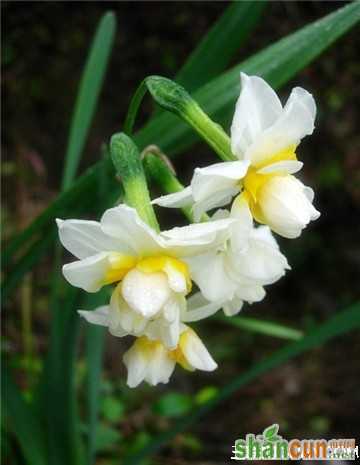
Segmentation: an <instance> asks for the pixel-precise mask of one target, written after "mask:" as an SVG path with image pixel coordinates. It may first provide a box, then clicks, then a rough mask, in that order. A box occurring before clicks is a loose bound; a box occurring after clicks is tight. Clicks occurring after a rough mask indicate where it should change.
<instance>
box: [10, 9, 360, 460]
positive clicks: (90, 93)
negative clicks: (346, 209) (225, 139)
mask: <svg viewBox="0 0 360 465" xmlns="http://www.w3.org/2000/svg"><path fill="white" fill-rule="evenodd" d="M262 9H263V4H262V3H260V2H237V3H234V4H233V5H231V6H230V7H229V8H228V9H227V11H226V12H225V14H224V15H223V17H222V18H221V19H220V20H219V22H218V23H217V24H216V25H215V26H214V27H213V28H212V30H211V31H210V33H209V35H208V36H207V37H205V38H204V39H203V41H202V42H201V44H200V46H199V47H198V48H197V49H196V51H195V52H194V53H193V54H192V55H191V57H190V59H189V61H188V62H187V64H186V65H185V66H184V67H183V69H182V70H181V71H180V73H179V74H178V82H179V83H180V84H183V85H185V87H186V88H187V90H189V91H194V92H193V95H192V98H193V100H192V99H191V102H193V101H194V102H197V104H196V105H199V106H198V107H196V108H199V110H201V109H204V110H205V111H206V112H207V113H208V114H209V115H210V116H211V117H213V118H215V119H217V120H218V121H219V122H221V123H222V124H228V122H229V116H230V114H231V113H232V110H233V106H234V102H235V100H236V98H237V96H238V94H239V72H240V71H244V72H247V73H248V74H258V75H260V76H263V77H264V78H265V79H266V80H267V81H268V82H269V83H270V84H272V85H273V86H274V87H276V88H277V87H279V86H281V85H283V84H285V83H286V82H288V81H289V80H290V79H291V78H292V77H293V76H294V75H295V74H296V73H297V72H298V71H300V70H301V69H303V68H304V67H306V66H307V65H308V64H309V63H311V61H313V60H314V59H315V58H316V57H318V56H319V55H320V54H321V53H322V52H323V51H324V50H326V48H328V47H329V46H330V45H331V44H332V43H333V42H334V41H335V40H337V39H338V38H339V37H341V36H342V35H343V34H344V33H345V32H346V31H348V30H349V29H350V28H351V27H352V26H354V25H355V24H356V23H357V22H358V21H359V19H360V4H359V3H358V2H354V3H351V4H349V5H346V6H344V7H343V8H341V9H340V10H338V11H335V12H334V13H332V14H330V15H328V16H326V17H325V18H323V19H321V20H319V21H317V22H315V23H312V24H310V25H308V26H306V27H304V28H302V29H301V30H299V31H297V32H295V33H294V34H292V35H290V36H288V37H285V38H284V39H282V40H280V41H278V42H277V43H275V44H273V45H271V46H269V47H267V48H266V49H265V50H262V51H260V52H259V53H257V54H255V55H254V56H252V57H250V58H248V59H247V60H245V61H244V62H242V63H239V64H237V65H236V66H234V67H232V68H231V69H230V70H228V71H226V72H224V73H223V74H221V75H220V76H218V73H219V72H222V71H223V70H224V69H225V67H226V66H227V64H228V63H229V62H230V59H231V58H232V57H233V56H234V54H235V52H236V51H237V50H238V47H239V46H240V45H241V44H243V43H244V40H245V38H246V37H247V36H248V34H249V33H250V31H251V29H252V28H253V27H254V26H255V24H256V23H257V21H258V18H259V17H260V12H261V10H262ZM240 26H242V27H240ZM237 31H238V34H236V36H234V34H235V32H237ZM114 34H115V18H114V16H113V15H112V13H107V14H106V15H104V17H103V18H102V20H101V21H100V24H99V27H98V29H97V32H96V34H95V38H94V41H93V43H92V46H91V50H90V52H89V55H88V60H87V63H86V65H85V69H84V73H83V77H82V79H81V83H80V88H79V92H78V96H77V100H76V105H75V109H74V112H73V116H72V122H71V127H70V133H69V141H68V145H67V150H66V155H65V159H64V160H65V161H64V167H65V168H64V175H63V180H62V192H61V193H60V194H59V196H58V197H57V198H56V199H55V200H54V201H53V202H52V203H51V204H50V205H49V207H48V208H47V209H46V210H45V211H44V212H43V213H42V214H40V215H39V216H38V217H37V218H36V219H35V221H34V222H33V223H32V224H31V225H30V226H29V227H28V228H26V229H25V230H24V231H22V232H21V233H19V235H17V236H16V237H14V238H13V239H12V240H11V241H10V243H9V245H8V247H7V249H6V250H5V252H4V265H6V266H9V268H10V272H9V274H8V277H7V281H6V282H5V284H4V289H5V290H4V293H3V297H5V298H6V297H7V296H9V295H10V294H11V292H12V291H14V289H15V288H16V286H17V284H18V283H19V282H20V281H21V278H22V277H23V276H24V275H25V274H26V273H27V272H28V271H29V270H31V269H32V268H33V267H34V266H35V264H36V263H38V262H39V261H40V259H41V257H43V256H44V254H45V253H46V251H47V250H48V248H49V247H50V246H51V244H53V243H54V241H55V237H56V234H55V225H54V219H55V217H57V216H66V215H67V214H68V213H69V212H70V211H71V213H72V214H74V212H76V213H82V212H84V211H86V209H87V208H89V206H92V207H94V209H95V211H97V212H99V213H100V211H101V209H103V208H104V206H106V205H111V204H112V203H113V202H114V201H115V199H116V198H119V197H120V196H121V194H122V191H121V189H120V186H119V183H118V181H117V180H116V179H115V171H114V169H113V167H112V165H111V161H110V157H109V156H108V154H107V152H106V150H105V151H104V157H103V159H102V160H100V161H99V162H97V163H96V164H95V165H94V166H92V167H90V168H89V169H88V170H87V171H86V172H85V173H83V174H82V175H81V176H79V177H78V178H77V179H76V180H75V176H76V172H77V168H78V166H79V162H80V159H81V154H82V152H83V148H84V145H85V143H86V139H87V134H88V131H89V129H90V127H91V122H92V120H93V117H94V113H95V109H96V105H97V101H98V97H99V95H100V91H101V87H102V83H103V79H104V76H105V71H106V67H107V62H108V59H109V56H110V52H111V49H112V44H113V39H114ZM219 51H222V52H223V53H221V54H219ZM214 54H215V55H217V56H218V57H219V59H218V60H214V59H213V56H214ZM220 55H221V56H220ZM200 71H201V72H200ZM157 79H158V78H157ZM161 79H163V78H161ZM210 79H212V80H210ZM209 80H210V82H208V81H209ZM162 82H164V81H162ZM146 83H147V84H148V83H150V91H151V94H152V95H153V97H158V95H159V94H158V88H157V89H155V87H156V84H158V83H159V80H157V81H156V79H154V78H153V77H152V78H148V80H147V81H145V84H143V85H142V86H140V88H139V90H138V92H137V94H136V95H135V97H134V100H133V106H132V109H131V110H130V112H129V115H128V118H127V120H126V124H125V129H124V131H125V132H128V133H131V132H132V129H133V126H134V122H135V118H136V113H137V110H138V108H139V105H140V103H141V101H142V98H143V97H144V94H145V91H146V90H147V89H148V87H147V86H146ZM154 86H155V87H154ZM189 98H190V97H189ZM158 100H159V99H158ZM163 106H164V107H166V105H163ZM190 106H191V105H190ZM167 109H168V110H169V108H167ZM170 110H172V111H173V109H171V108H170ZM187 110H188V108H185V112H186V111H187ZM201 111H202V110H201ZM176 113H177V114H179V112H178V111H176ZM180 116H182V115H180ZM193 116H194V115H192V116H191V114H190V117H187V118H184V119H185V121H187V123H190V126H191V124H192V121H191V118H192V117H193ZM190 126H189V125H187V124H185V123H184V122H182V121H179V119H178V117H177V116H174V115H169V114H167V113H164V112H163V113H161V114H160V115H158V116H156V117H154V118H152V119H151V120H150V121H149V123H148V124H147V125H146V126H145V127H144V128H142V129H141V130H140V131H138V132H137V133H136V134H135V140H136V144H137V145H138V146H139V147H140V148H141V149H143V148H144V147H146V146H147V145H148V144H153V143H156V144H158V145H159V146H160V147H161V149H162V150H164V151H166V152H167V153H170V154H171V155H175V154H178V153H181V152H182V151H183V150H185V149H187V148H189V147H190V146H191V145H192V144H193V143H194V142H195V141H196V140H197V136H196V134H194V133H193V131H192V129H191V127H190ZM200 136H203V137H204V135H203V134H201V133H200ZM205 139H206V137H205ZM115 142H116V144H115ZM117 142H118V140H116V141H115V140H112V144H111V151H112V157H113V159H114V152H116V151H117V149H118V148H119V147H118V145H117ZM128 149H129V146H127V149H126V151H127V161H126V169H127V167H128V165H129V163H128V162H129V161H133V159H130V158H128V157H130V156H131V153H133V152H132V151H131V150H128ZM139 160H140V158H139V151H138V150H137V148H136V157H135V161H136V163H137V166H138V167H141V165H140V164H139ZM117 161H118V160H115V165H116V168H117V170H118V171H119V172H120V175H121V176H122V178H123V181H124V169H123V168H124V166H121V164H118V163H117ZM145 165H146V163H145ZM125 171H126V170H125ZM140 171H141V173H142V168H141V170H140ZM149 171H150V168H149ZM125 174H126V173H125ZM142 176H143V174H142ZM331 176H333V175H332V174H330V177H331ZM325 177H329V174H328V173H327V174H326V176H325ZM172 181H174V180H173V179H172V180H171V182H172ZM142 182H143V183H144V185H145V186H146V184H145V181H144V177H142ZM169 182H170V181H169ZM125 184H126V183H125ZM177 187H179V186H177ZM125 191H126V197H127V198H128V197H129V192H130V197H132V196H133V192H132V191H131V189H130V191H129V189H127V188H126V185H125ZM148 200H149V196H148V194H147V197H146V201H147V202H148ZM140 203H141V202H140ZM145 216H146V215H145ZM60 259H61V255H60V254H58V260H57V261H56V263H55V273H54V280H53V286H52V291H53V293H52V299H51V302H50V310H51V316H52V324H51V334H50V343H49V350H48V355H47V360H46V364H45V368H44V372H43V376H42V382H41V384H40V386H39V389H38V391H37V392H36V393H35V396H34V397H35V399H40V400H41V402H40V404H39V405H37V403H36V402H34V403H33V404H30V403H29V402H27V401H25V398H24V395H23V393H21V392H20V390H19V388H18V387H17V386H16V384H15V383H14V382H13V381H12V379H11V375H10V374H9V371H8V368H7V367H6V366H3V368H2V370H3V376H2V383H3V385H2V395H3V397H2V399H3V400H4V398H5V399H6V403H4V411H5V418H6V426H7V427H8V429H9V430H10V431H11V432H12V433H13V434H14V436H15V438H16V441H17V443H18V444H19V446H20V450H21V453H22V455H23V457H24V460H25V462H26V463H28V464H29V465H60V464H61V465H62V464H64V463H66V464H67V465H78V464H83V463H85V460H86V463H87V464H88V465H91V464H92V463H94V460H95V454H96V452H97V451H104V450H108V449H111V448H115V447H116V446H117V445H118V444H119V442H120V441H123V442H122V445H123V451H124V455H125V456H126V463H129V464H131V465H135V464H137V463H144V460H145V461H147V460H148V456H149V455H150V454H152V453H154V452H156V451H158V450H159V449H160V448H161V447H162V446H163V445H165V444H166V443H168V441H170V440H172V439H173V438H174V437H175V435H176V434H177V433H179V432H181V431H184V430H185V429H186V428H188V427H189V426H191V425H192V424H194V423H195V422H196V421H198V420H199V418H201V417H202V416H203V415H205V414H207V413H208V412H209V411H211V410H212V409H214V408H215V407H216V406H217V405H219V404H221V403H222V402H223V401H224V400H225V399H227V398H228V397H229V396H231V395H232V394H234V393H236V392H237V391H238V390H239V389H240V388H242V387H243V386H244V385H246V384H248V383H249V382H251V381H253V380H255V379H257V378H259V377H260V376H261V375H262V374H264V373H266V372H268V371H269V370H271V369H273V368H275V367H278V366H280V365H282V364H283V363H285V362H287V361H288V360H290V359H291V358H293V357H295V356H298V355H300V354H302V353H305V352H306V351H309V350H311V349H313V348H314V347H316V346H318V345H320V344H324V343H326V342H327V341H330V340H332V339H333V338H335V337H338V336H340V335H343V334H346V333H348V332H350V331H352V330H354V329H355V328H359V327H360V311H359V310H360V304H358V303H357V304H354V305H353V306H352V307H351V308H349V309H347V310H345V311H342V312H339V313H337V314H336V315H335V316H333V317H331V318H330V319H329V320H328V321H326V322H325V323H323V324H320V325H318V326H317V327H315V328H314V329H313V330H312V331H310V332H309V333H308V334H306V335H305V336H303V337H302V333H301V332H299V331H298V330H294V329H290V328H287V327H284V326H281V325H278V324H275V323H269V322H264V321H259V320H254V319H249V318H243V317H236V318H232V319H224V318H221V321H222V322H225V320H226V324H228V323H230V324H232V325H233V326H236V327H239V328H242V329H247V330H250V331H256V332H259V333H263V334H269V335H271V336H276V337H282V338H285V339H293V340H294V341H295V342H292V343H290V344H288V345H286V346H285V347H283V348H281V349H280V350H278V351H277V352H275V353H274V354H272V355H271V356H270V357H267V358H266V359H264V360H262V361H260V362H258V363H256V364H255V365H253V366H251V367H249V368H248V370H247V371H245V372H243V373H241V374H240V375H239V376H237V377H235V378H234V379H233V380H232V381H231V382H230V383H228V384H225V385H224V386H222V387H219V388H218V387H213V386H208V387H205V388H203V389H202V390H201V391H199V392H198V393H197V395H196V396H195V398H192V397H191V396H188V395H185V394H182V393H178V392H173V393H168V394H166V395H164V396H162V397H161V398H160V399H159V400H157V401H156V402H155V403H154V406H153V413H155V414H157V415H159V416H162V417H165V420H166V421H167V419H171V418H177V417H179V420H177V423H176V424H175V426H174V427H172V428H171V429H169V430H167V431H166V432H165V433H164V434H163V435H161V436H159V437H156V438H153V437H152V435H150V433H148V432H146V431H140V432H138V433H136V434H135V435H133V436H132V437H131V439H130V440H129V439H125V438H123V437H122V434H121V433H120V432H119V431H118V430H117V429H116V428H115V427H114V426H113V424H114V423H117V422H121V421H122V420H123V419H124V411H125V402H123V401H122V400H119V399H118V398H116V397H114V395H113V394H111V395H107V396H106V397H104V399H103V400H102V401H101V402H100V388H101V367H102V354H103V347H104V330H103V329H102V328H94V327H91V326H88V327H87V328H86V337H85V350H86V362H87V366H86V367H87V371H86V379H85V389H84V391H83V395H84V398H85V409H84V410H85V411H84V417H85V418H86V427H85V430H86V431H85V432H86V441H85V442H83V441H82V440H81V439H82V438H81V428H80V426H79V420H78V412H77V410H78V409H77V398H76V394H77V392H76V384H75V381H76V380H75V375H74V374H75V370H76V359H77V352H78V334H79V330H80V328H79V318H78V315H77V314H76V312H75V309H76V308H78V306H79V305H80V304H81V305H82V304H84V305H86V306H88V305H90V302H89V300H87V301H85V302H83V301H81V300H80V299H79V295H78V293H77V291H76V290H74V289H72V288H70V286H68V285H65V284H64V283H63V282H62V280H61V279H60V278H59V274H58V270H59V268H60V262H61V260H60ZM97 298H98V299H99V302H98V304H101V303H103V301H106V298H107V296H106V292H105V294H99V295H98V297H97ZM91 299H92V300H91V302H92V304H91V305H95V300H94V299H93V296H91ZM127 408H128V406H127ZM99 409H100V411H101V413H102V416H103V420H104V422H103V423H101V424H99V422H98V416H99V415H98V413H99ZM108 423H109V424H110V425H109V424H108ZM276 433H277V431H275V430H269V431H267V430H265V431H264V436H267V439H268V440H271V439H273V438H274V437H276ZM269 438H270V439H269ZM190 442H191V441H190ZM195 443H196V440H195V442H194V441H193V449H194V450H195V449H196V447H197V446H196V444H195ZM85 457H86V459H85Z"/></svg>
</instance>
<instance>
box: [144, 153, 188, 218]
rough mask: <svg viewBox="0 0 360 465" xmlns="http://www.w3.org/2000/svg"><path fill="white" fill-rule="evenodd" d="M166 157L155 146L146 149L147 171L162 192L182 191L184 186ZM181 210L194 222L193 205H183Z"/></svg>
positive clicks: (145, 164) (145, 166) (145, 162)
mask: <svg viewBox="0 0 360 465" xmlns="http://www.w3.org/2000/svg"><path fill="white" fill-rule="evenodd" d="M164 157H165V155H164V154H162V153H161V152H160V150H156V148H155V147H154V148H153V147H151V150H149V151H146V154H145V156H144V168H145V169H146V173H147V174H148V176H149V177H150V178H151V179H152V180H153V181H154V182H155V183H156V184H157V185H158V186H159V187H160V189H161V191H162V192H166V193H167V194H173V193H175V192H180V191H182V190H183V189H184V186H183V185H182V184H181V182H180V181H179V180H178V179H177V177H176V176H175V175H174V173H173V172H172V170H171V169H170V168H169V166H168V164H167V163H166V162H165V161H164V159H163V158H164ZM181 211H182V212H183V213H184V215H185V216H186V218H187V219H188V220H189V221H190V223H194V217H193V214H192V209H191V207H183V208H181Z"/></svg>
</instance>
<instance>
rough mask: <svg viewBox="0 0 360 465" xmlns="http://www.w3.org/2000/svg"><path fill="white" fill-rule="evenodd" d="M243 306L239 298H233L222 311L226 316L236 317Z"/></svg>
mask: <svg viewBox="0 0 360 465" xmlns="http://www.w3.org/2000/svg"><path fill="white" fill-rule="evenodd" d="M243 305H244V301H243V300H242V299H239V297H236V296H235V297H234V298H233V299H232V300H229V301H227V302H226V303H225V305H224V306H223V310H224V313H225V315H226V316H234V315H237V314H238V313H239V312H240V310H241V309H242V307H243Z"/></svg>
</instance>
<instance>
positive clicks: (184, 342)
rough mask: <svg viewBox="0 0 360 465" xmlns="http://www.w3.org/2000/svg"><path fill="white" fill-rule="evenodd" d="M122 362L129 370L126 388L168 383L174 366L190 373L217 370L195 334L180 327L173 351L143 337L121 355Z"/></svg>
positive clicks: (186, 327) (189, 329) (182, 326)
mask: <svg viewBox="0 0 360 465" xmlns="http://www.w3.org/2000/svg"><path fill="white" fill-rule="evenodd" d="M123 360H124V363H125V365H126V368H127V370H128V377H127V384H128V386H129V387H136V386H138V385H139V384H140V383H141V382H142V381H147V382H148V383H149V384H151V385H152V386H155V385H156V384H158V383H167V382H168V381H169V378H170V376H171V375H172V373H173V371H174V369H175V365H176V363H178V364H179V365H181V366H182V367H183V368H185V369H186V370H190V371H194V370H203V371H213V370H215V369H216V368H217V364H216V363H215V361H214V360H213V358H212V357H211V355H210V354H209V352H208V351H207V349H206V347H205V346H204V344H203V343H202V341H201V339H200V338H199V337H198V336H197V334H196V333H195V331H193V330H192V329H191V328H189V327H188V326H186V325H183V324H182V325H181V328H180V338H179V343H178V345H177V347H176V348H175V349H172V350H169V349H168V348H166V347H165V346H164V345H163V344H162V343H161V342H160V341H158V340H151V339H149V338H147V337H146V336H142V337H140V338H137V339H136V341H135V342H134V344H133V345H132V346H131V347H130V349H129V350H128V351H127V352H126V353H125V354H124V358H123Z"/></svg>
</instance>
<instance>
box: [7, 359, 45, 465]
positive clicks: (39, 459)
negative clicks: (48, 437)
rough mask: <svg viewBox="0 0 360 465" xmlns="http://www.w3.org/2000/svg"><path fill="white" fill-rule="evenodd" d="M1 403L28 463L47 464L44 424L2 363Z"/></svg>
mask: <svg viewBox="0 0 360 465" xmlns="http://www.w3.org/2000/svg"><path fill="white" fill-rule="evenodd" d="M1 404H2V412H3V417H4V418H5V419H6V421H7V422H8V424H9V426H10V430H11V431H12V432H13V433H14V434H15V436H16V439H17V441H18V443H19V445H20V448H21V452H22V454H23V456H24V457H25V460H26V463H27V464H28V465H46V464H47V460H46V457H47V451H46V443H45V438H44V434H43V428H42V425H41V424H40V422H39V418H38V417H37V416H36V414H35V412H34V410H33V409H32V406H31V405H29V404H28V403H26V402H25V400H24V398H23V396H22V394H21V392H20V390H19V388H18V387H17V386H16V384H15V383H14V382H13V380H12V379H11V375H10V372H9V369H8V368H7V367H6V366H5V362H3V363H2V374H1Z"/></svg>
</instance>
